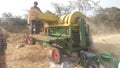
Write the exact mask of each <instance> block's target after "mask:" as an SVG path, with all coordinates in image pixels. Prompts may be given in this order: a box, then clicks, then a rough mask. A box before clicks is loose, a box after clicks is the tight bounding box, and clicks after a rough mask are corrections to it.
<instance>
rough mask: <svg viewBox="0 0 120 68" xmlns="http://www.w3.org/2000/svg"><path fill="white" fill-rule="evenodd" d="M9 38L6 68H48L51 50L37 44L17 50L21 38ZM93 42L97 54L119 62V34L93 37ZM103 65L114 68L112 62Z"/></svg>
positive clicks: (106, 67) (16, 36)
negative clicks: (111, 57)
mask: <svg viewBox="0 0 120 68" xmlns="http://www.w3.org/2000/svg"><path fill="white" fill-rule="evenodd" d="M11 37H12V38H11ZM11 37H10V38H9V39H8V49H7V51H6V54H7V65H8V68H49V66H50V64H51V63H50V62H51V60H50V59H51V57H50V52H51V48H49V47H45V48H44V47H41V46H39V45H38V44H37V45H35V46H32V45H31V46H25V47H22V48H19V49H17V48H16V45H18V44H19V43H20V42H21V37H19V36H18V35H12V36H11ZM93 40H94V43H95V46H96V48H97V49H98V51H99V53H103V52H104V53H108V54H112V56H113V60H117V59H119V60H120V42H119V41H120V34H113V35H95V36H93ZM103 63H104V65H105V68H114V65H113V63H112V61H109V62H105V61H103Z"/></svg>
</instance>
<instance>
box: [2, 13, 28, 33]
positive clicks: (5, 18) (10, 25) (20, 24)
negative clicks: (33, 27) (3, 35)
mask: <svg viewBox="0 0 120 68" xmlns="http://www.w3.org/2000/svg"><path fill="white" fill-rule="evenodd" d="M26 23H27V20H26V19H23V18H21V17H20V16H13V14H12V13H3V14H2V18H1V22H0V26H2V27H3V28H4V29H6V30H7V31H9V32H19V31H21V30H23V29H25V26H26Z"/></svg>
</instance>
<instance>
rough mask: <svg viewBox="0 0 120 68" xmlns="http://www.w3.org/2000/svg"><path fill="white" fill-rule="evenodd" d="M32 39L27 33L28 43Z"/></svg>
mask: <svg viewBox="0 0 120 68" xmlns="http://www.w3.org/2000/svg"><path fill="white" fill-rule="evenodd" d="M30 40H31V37H30V32H28V33H27V42H28V43H30Z"/></svg>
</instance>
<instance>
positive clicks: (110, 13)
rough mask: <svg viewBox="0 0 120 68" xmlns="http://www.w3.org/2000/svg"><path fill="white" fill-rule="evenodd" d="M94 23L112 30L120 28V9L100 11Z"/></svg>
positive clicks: (94, 18) (113, 8) (93, 19)
mask: <svg viewBox="0 0 120 68" xmlns="http://www.w3.org/2000/svg"><path fill="white" fill-rule="evenodd" d="M92 21H93V22H94V23H95V24H96V25H97V26H98V27H101V26H103V25H104V26H105V27H109V28H111V30H112V29H117V30H118V29H119V28H120V26H119V25H120V9H119V8H116V7H112V8H105V9H100V10H99V11H98V13H97V14H96V16H95V17H93V18H92Z"/></svg>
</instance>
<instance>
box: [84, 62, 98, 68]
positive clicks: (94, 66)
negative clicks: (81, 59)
mask: <svg viewBox="0 0 120 68" xmlns="http://www.w3.org/2000/svg"><path fill="white" fill-rule="evenodd" d="M85 68H100V66H99V63H98V62H94V63H92V62H90V64H86V67H85Z"/></svg>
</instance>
